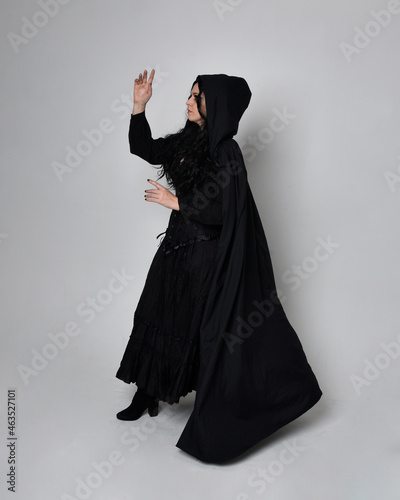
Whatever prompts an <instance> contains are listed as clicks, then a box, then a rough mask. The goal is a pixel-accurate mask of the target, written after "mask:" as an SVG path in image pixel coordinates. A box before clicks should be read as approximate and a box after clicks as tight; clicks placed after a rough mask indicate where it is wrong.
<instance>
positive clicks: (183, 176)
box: [159, 78, 214, 192]
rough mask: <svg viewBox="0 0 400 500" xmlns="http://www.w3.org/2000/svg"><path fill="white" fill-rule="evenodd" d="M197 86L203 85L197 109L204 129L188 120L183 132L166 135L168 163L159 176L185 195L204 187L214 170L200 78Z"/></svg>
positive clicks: (200, 89)
mask: <svg viewBox="0 0 400 500" xmlns="http://www.w3.org/2000/svg"><path fill="white" fill-rule="evenodd" d="M196 83H197V84H198V85H199V94H198V96H197V97H196V103H197V109H198V110H199V113H200V116H201V117H202V118H203V120H204V125H203V126H202V127H200V126H199V125H198V124H197V123H194V122H191V121H190V120H187V121H186V123H185V126H184V127H183V128H182V129H181V130H180V131H179V132H177V133H175V134H171V135H168V136H166V139H167V140H168V142H169V154H168V158H167V161H166V162H165V163H164V164H163V165H161V172H160V176H159V178H161V177H164V176H165V177H166V179H167V182H168V184H169V185H170V186H172V187H174V188H175V189H178V190H180V191H181V192H182V191H187V190H189V189H192V188H193V187H194V186H200V185H201V184H202V183H203V182H204V181H205V180H206V179H207V178H208V176H209V174H210V173H211V172H212V171H213V169H214V165H213V162H212V161H211V156H210V148H209V143H208V132H207V118H206V117H205V116H204V115H203V114H202V112H201V111H200V96H201V94H202V93H203V86H202V83H201V79H200V78H197V79H196V80H195V81H194V82H193V85H192V87H191V88H192V89H193V87H194V86H195V85H196Z"/></svg>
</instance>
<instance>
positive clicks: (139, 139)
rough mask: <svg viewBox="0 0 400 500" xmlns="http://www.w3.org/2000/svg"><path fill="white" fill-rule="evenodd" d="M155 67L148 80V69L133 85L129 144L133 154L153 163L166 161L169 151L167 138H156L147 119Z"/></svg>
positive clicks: (157, 163) (158, 163)
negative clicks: (147, 105)
mask: <svg viewBox="0 0 400 500" xmlns="http://www.w3.org/2000/svg"><path fill="white" fill-rule="evenodd" d="M154 74H155V71H154V69H153V70H152V71H151V73H150V77H149V79H148V80H147V71H146V70H145V71H144V72H143V75H142V73H140V74H139V77H138V78H136V79H135V83H134V87H133V109H132V115H131V122H130V126H129V146H130V151H131V153H132V154H135V155H137V156H140V158H143V160H146V161H147V162H149V163H151V164H152V165H160V164H161V163H164V161H165V159H166V155H167V152H168V144H167V142H168V141H166V140H165V139H162V138H160V139H156V140H154V139H153V138H152V135H151V130H150V126H149V123H148V121H147V119H146V115H145V109H146V104H147V103H148V102H149V100H150V98H151V96H152V86H151V84H152V82H153V79H154Z"/></svg>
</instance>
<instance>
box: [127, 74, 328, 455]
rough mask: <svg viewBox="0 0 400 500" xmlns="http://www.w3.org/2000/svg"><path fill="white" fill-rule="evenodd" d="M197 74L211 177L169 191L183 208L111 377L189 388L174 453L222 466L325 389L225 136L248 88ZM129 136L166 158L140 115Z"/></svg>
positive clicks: (152, 387)
mask: <svg viewBox="0 0 400 500" xmlns="http://www.w3.org/2000/svg"><path fill="white" fill-rule="evenodd" d="M198 78H199V79H200V80H201V82H202V86H203V89H204V94H205V99H206V103H207V127H208V137H209V146H210V154H211V157H212V159H213V162H214V165H215V166H216V174H215V177H214V178H213V181H212V182H209V183H207V185H205V186H200V187H199V189H198V190H197V191H196V192H192V193H177V196H178V199H179V206H180V210H179V211H178V212H172V214H171V219H170V222H169V225H168V229H167V232H166V235H165V238H164V240H163V241H162V243H161V246H160V248H159V250H158V252H157V254H156V256H155V258H154V261H153V263H152V265H151V268H150V271H149V275H148V278H147V281H146V285H145V288H144V291H143V294H142V297H141V298H140V301H139V304H138V307H137V310H136V313H135V320H134V327H133V332H132V335H131V338H130V340H129V342H128V346H127V349H126V352H125V355H124V357H123V360H122V363H121V367H120V369H119V370H118V373H117V376H118V377H119V378H120V379H122V380H124V381H125V382H136V383H137V384H138V386H139V387H141V388H143V389H144V390H145V391H146V392H149V394H151V395H154V396H158V397H160V399H161V400H165V401H168V402H175V401H177V400H178V399H179V397H180V396H182V395H184V394H185V393H187V392H188V391H190V390H191V389H196V399H195V403H194V408H193V411H192V413H191V415H190V417H189V419H188V422H187V423H186V426H185V428H184V429H183V432H182V434H181V436H180V438H179V440H178V442H177V447H178V448H180V449H181V450H183V451H185V452H186V453H189V454H190V455H192V456H194V457H196V458H198V459H200V460H202V461H205V462H211V463H223V462H227V461H229V460H231V459H233V458H235V457H237V456H239V455H240V454H242V453H244V452H245V451H246V450H248V449H249V448H250V447H252V446H253V445H255V444H256V443H258V442H259V441H261V440H262V439H265V438H266V437H268V436H270V435H271V434H272V433H274V432H275V431H277V430H278V429H280V428H281V427H283V426H284V425H286V424H288V423H289V422H291V421H293V420H294V419H296V418H298V417H299V416H300V415H302V414H303V413H305V412H306V411H308V410H309V409H310V408H311V407H312V406H314V405H315V404H316V403H317V401H318V400H319V399H320V397H321V395H322V392H321V389H320V387H319V385H318V381H317V379H316V377H315V375H314V373H313V371H312V369H311V366H310V365H309V363H308V361H307V358H306V355H305V353H304V350H303V348H302V344H301V342H300V340H299V338H298V336H297V334H296V332H295V330H294V329H293V327H292V326H291V324H290V323H289V321H288V318H287V317H286V315H285V311H284V309H283V307H282V304H281V302H280V300H279V298H278V293H277V289H276V284H275V279H274V273H273V268H272V263H271V258H270V253H269V249H268V245H267V241H266V237H265V233H264V229H263V225H262V222H261V219H260V216H259V214H258V210H257V207H256V204H255V202H254V199H253V195H252V192H251V189H250V186H249V183H248V181H247V171H246V166H245V164H244V160H243V156H242V153H241V151H240V148H239V146H238V144H237V143H236V142H235V140H234V139H233V136H234V135H235V134H236V133H237V130H238V126H239V121H240V119H241V116H242V115H243V113H244V111H245V110H246V108H247V106H248V104H249V102H250V97H251V91H250V89H249V87H248V85H247V83H246V81H245V80H244V79H243V78H240V77H234V76H227V75H201V76H199V77H198ZM130 139H131V141H130V142H131V151H132V153H135V154H137V155H139V156H141V157H142V158H144V159H146V160H147V161H149V162H150V163H153V164H161V163H162V162H163V161H162V158H163V155H165V154H166V150H167V149H168V144H167V142H166V141H167V140H166V139H156V140H153V139H152V138H151V132H150V128H149V126H148V123H147V121H146V118H145V116H144V113H141V114H139V115H135V116H133V117H132V118H131V126H130ZM216 186H218V187H219V189H216V190H215V189H214V190H213V188H215V187H216ZM210 187H211V188H212V189H211V190H210ZM201 201H202V202H203V203H200V202H201ZM282 230H284V229H282Z"/></svg>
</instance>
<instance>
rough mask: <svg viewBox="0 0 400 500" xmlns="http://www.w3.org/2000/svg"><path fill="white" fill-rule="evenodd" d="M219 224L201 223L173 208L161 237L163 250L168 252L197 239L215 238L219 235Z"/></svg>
mask: <svg viewBox="0 0 400 500" xmlns="http://www.w3.org/2000/svg"><path fill="white" fill-rule="evenodd" d="M220 234H221V225H212V224H201V223H200V222H194V221H192V220H190V219H188V218H184V217H183V216H182V214H181V213H180V212H179V211H177V210H173V211H172V213H171V217H170V219H169V224H168V228H167V231H166V232H165V237H164V239H163V246H164V251H165V252H166V253H169V252H171V251H173V250H176V249H177V248H180V247H182V246H185V245H190V244H191V243H195V242H197V241H207V240H216V239H218V238H219V237H220Z"/></svg>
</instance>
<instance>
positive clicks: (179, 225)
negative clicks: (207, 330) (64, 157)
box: [117, 113, 222, 404]
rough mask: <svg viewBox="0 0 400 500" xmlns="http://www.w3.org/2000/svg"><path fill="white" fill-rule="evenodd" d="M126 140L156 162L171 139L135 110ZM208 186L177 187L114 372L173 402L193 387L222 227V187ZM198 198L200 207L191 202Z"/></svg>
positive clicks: (158, 162)
mask: <svg viewBox="0 0 400 500" xmlns="http://www.w3.org/2000/svg"><path fill="white" fill-rule="evenodd" d="M129 142H130V147H131V152H132V153H134V154H137V155H138V156H140V157H141V158H143V159H144V160H146V161H148V162H149V163H152V164H160V163H163V161H164V160H165V157H166V155H167V154H171V144H170V142H169V141H168V139H162V138H161V139H156V140H153V139H152V136H151V130H150V126H149V124H148V122H147V119H146V117H145V114H144V113H140V114H137V115H132V117H131V123H130V128H129ZM203 187H204V186H198V187H196V188H194V189H193V190H190V191H188V192H185V193H182V192H178V193H177V194H178V196H179V200H180V210H179V211H176V210H173V211H172V212H171V216H170V220H169V223H168V228H167V231H166V233H165V236H164V238H163V240H162V242H161V244H160V247H159V249H158V251H157V253H156V255H155V257H154V259H153V261H152V264H151V266H150V269H149V272H148V275H147V278H146V283H145V286H144V289H143V291H142V294H141V296H140V300H139V303H138V305H137V308H136V311H135V315H134V322H133V328H132V333H131V336H130V338H129V341H128V344H127V346H126V349H125V353H124V355H123V358H122V360H121V364H120V367H119V369H118V372H117V377H118V378H119V379H121V380H123V381H124V382H126V383H131V382H135V383H136V384H137V386H138V387H139V388H141V389H143V390H144V391H145V392H146V393H147V394H151V395H153V396H156V397H158V398H159V399H160V400H161V401H166V402H168V403H171V404H172V403H177V402H179V399H180V398H181V397H182V396H185V395H186V394H187V393H188V392H190V391H192V390H194V389H195V388H196V384H197V375H198V371H199V338H200V336H199V330H200V325H201V320H202V316H203V311H204V306H205V303H206V301H207V297H208V291H209V287H210V284H211V279H212V275H213V271H214V267H215V256H216V252H217V246H218V239H219V236H220V233H221V221H222V190H221V189H217V190H214V191H213V193H212V195H213V199H212V200H209V201H208V200H206V203H204V202H202V200H201V199H200V198H202V197H203V195H202V191H203ZM197 197H199V203H198V207H197V205H196V207H197V208H194V207H193V206H192V207H189V206H187V205H186V204H187V203H189V202H190V203H193V201H196V200H197Z"/></svg>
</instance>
